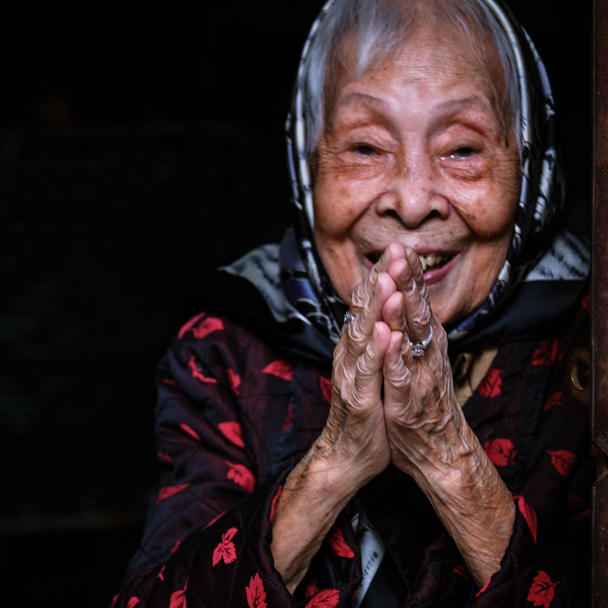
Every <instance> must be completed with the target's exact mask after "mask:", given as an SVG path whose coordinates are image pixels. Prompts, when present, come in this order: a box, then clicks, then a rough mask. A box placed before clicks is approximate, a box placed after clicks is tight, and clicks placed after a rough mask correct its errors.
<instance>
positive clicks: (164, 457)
mask: <svg viewBox="0 0 608 608" xmlns="http://www.w3.org/2000/svg"><path fill="white" fill-rule="evenodd" d="M156 456H157V457H158V462H161V463H162V464H166V465H167V466H169V467H172V466H173V459H172V458H171V456H169V454H168V453H167V452H161V451H160V450H159V451H158V453H157V454H156Z"/></svg>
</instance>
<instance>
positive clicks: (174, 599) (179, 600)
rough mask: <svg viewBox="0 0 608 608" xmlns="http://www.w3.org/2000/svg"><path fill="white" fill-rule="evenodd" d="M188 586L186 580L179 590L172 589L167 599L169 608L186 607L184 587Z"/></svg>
mask: <svg viewBox="0 0 608 608" xmlns="http://www.w3.org/2000/svg"><path fill="white" fill-rule="evenodd" d="M187 588H188V581H186V584H185V585H184V588H183V589H181V590H179V591H174V592H173V593H172V594H171V598H170V599H169V608H187V606H186V589H187Z"/></svg>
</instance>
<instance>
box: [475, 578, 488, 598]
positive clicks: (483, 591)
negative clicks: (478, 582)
mask: <svg viewBox="0 0 608 608" xmlns="http://www.w3.org/2000/svg"><path fill="white" fill-rule="evenodd" d="M491 582H492V577H490V578H489V579H488V580H487V581H486V584H485V585H484V586H483V587H482V588H481V589H480V590H479V591H478V592H477V593H476V594H475V597H479V596H480V595H481V594H482V593H485V591H486V590H487V589H488V587H489V586H490V583H491Z"/></svg>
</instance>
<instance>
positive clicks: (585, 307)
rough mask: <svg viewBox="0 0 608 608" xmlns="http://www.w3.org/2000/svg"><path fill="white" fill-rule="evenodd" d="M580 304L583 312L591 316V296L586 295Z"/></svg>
mask: <svg viewBox="0 0 608 608" xmlns="http://www.w3.org/2000/svg"><path fill="white" fill-rule="evenodd" d="M581 304H582V306H583V310H584V311H585V312H586V313H587V314H588V315H590V314H591V296H590V295H589V294H587V295H586V296H583V299H582V300H581Z"/></svg>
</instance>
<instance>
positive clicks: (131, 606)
mask: <svg viewBox="0 0 608 608" xmlns="http://www.w3.org/2000/svg"><path fill="white" fill-rule="evenodd" d="M137 604H139V598H138V597H136V596H135V595H134V596H133V597H132V598H131V599H130V600H129V602H128V603H127V608H135V606H137Z"/></svg>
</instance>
